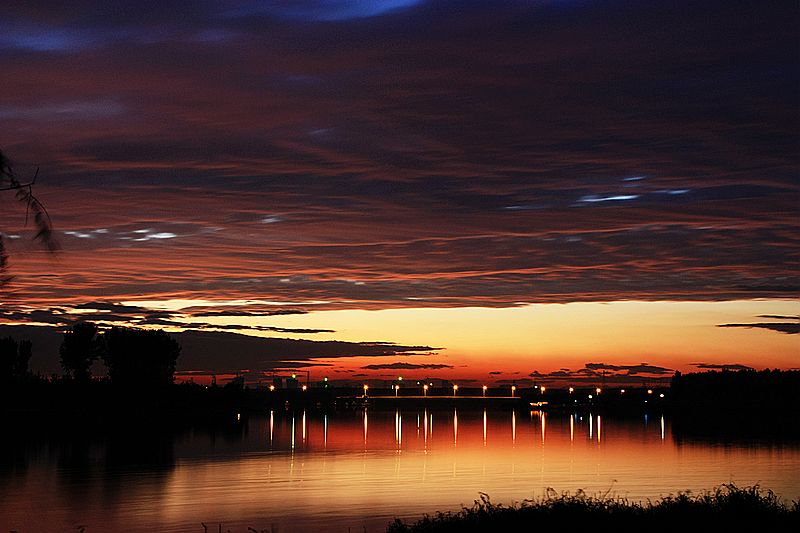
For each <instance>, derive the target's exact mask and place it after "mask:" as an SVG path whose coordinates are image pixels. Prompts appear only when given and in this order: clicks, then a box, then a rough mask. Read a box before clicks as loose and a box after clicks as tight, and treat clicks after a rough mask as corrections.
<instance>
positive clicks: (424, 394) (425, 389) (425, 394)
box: [422, 385, 428, 396]
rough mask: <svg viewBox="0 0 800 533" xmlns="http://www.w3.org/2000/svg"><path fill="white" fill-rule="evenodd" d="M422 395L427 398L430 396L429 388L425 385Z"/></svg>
mask: <svg viewBox="0 0 800 533" xmlns="http://www.w3.org/2000/svg"><path fill="white" fill-rule="evenodd" d="M422 395H423V396H427V395H428V386H427V385H423V386H422Z"/></svg>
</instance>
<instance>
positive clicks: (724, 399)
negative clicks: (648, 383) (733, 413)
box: [670, 370, 800, 411]
mask: <svg viewBox="0 0 800 533" xmlns="http://www.w3.org/2000/svg"><path fill="white" fill-rule="evenodd" d="M797 391H800V371H797V370H761V371H755V370H736V371H730V370H722V371H719V372H693V373H690V374H681V373H680V372H677V373H676V374H675V376H674V377H673V378H672V385H671V387H670V396H671V403H672V406H673V408H675V409H677V410H680V411H697V410H702V409H720V408H726V407H730V408H734V409H736V410H739V411H741V410H743V409H744V410H751V409H760V408H764V407H766V408H770V409H779V410H782V411H785V410H787V409H791V410H798V409H800V396H798V392H797Z"/></svg>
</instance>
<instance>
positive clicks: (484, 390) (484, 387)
mask: <svg viewBox="0 0 800 533" xmlns="http://www.w3.org/2000/svg"><path fill="white" fill-rule="evenodd" d="M488 388H489V387H487V386H486V385H484V386H483V397H484V398H486V389H488Z"/></svg>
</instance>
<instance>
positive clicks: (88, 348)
mask: <svg viewBox="0 0 800 533" xmlns="http://www.w3.org/2000/svg"><path fill="white" fill-rule="evenodd" d="M58 353H59V354H60V355H61V368H63V369H64V372H65V373H66V374H67V375H68V376H70V377H72V379H74V380H75V381H80V382H86V381H89V378H91V370H90V369H91V366H92V363H93V362H94V361H95V360H96V359H97V357H98V356H99V355H100V353H101V344H100V338H99V337H98V335H97V326H96V325H95V324H93V323H91V322H78V323H77V324H75V325H73V326H72V327H71V328H70V329H68V330H67V331H66V332H64V340H63V341H62V342H61V347H60V348H59V349H58Z"/></svg>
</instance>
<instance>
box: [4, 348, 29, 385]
mask: <svg viewBox="0 0 800 533" xmlns="http://www.w3.org/2000/svg"><path fill="white" fill-rule="evenodd" d="M31 346H32V345H31V341H27V340H23V341H20V342H17V341H15V340H14V339H12V338H11V337H6V338H3V339H0V383H5V384H7V383H9V382H20V381H22V380H24V379H25V378H27V377H28V362H29V361H30V359H31V353H32V352H31Z"/></svg>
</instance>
